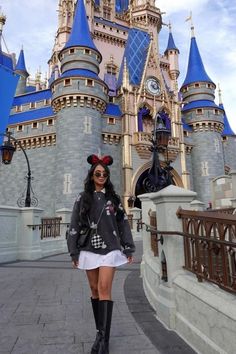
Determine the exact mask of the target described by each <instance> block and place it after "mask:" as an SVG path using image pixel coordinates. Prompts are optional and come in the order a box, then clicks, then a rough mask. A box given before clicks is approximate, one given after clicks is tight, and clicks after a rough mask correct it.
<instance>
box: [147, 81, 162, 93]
mask: <svg viewBox="0 0 236 354" xmlns="http://www.w3.org/2000/svg"><path fill="white" fill-rule="evenodd" d="M146 89H147V91H148V92H149V93H151V94H152V95H155V96H156V95H160V94H161V85H160V82H159V81H158V80H157V79H156V78H155V77H149V78H148V79H147V80H146Z"/></svg>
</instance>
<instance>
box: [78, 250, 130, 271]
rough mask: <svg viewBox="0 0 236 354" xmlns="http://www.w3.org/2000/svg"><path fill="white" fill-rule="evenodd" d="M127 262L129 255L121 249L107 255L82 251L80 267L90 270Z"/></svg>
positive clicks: (116, 265)
mask: <svg viewBox="0 0 236 354" xmlns="http://www.w3.org/2000/svg"><path fill="white" fill-rule="evenodd" d="M127 262H128V260H127V257H126V256H125V255H124V254H123V253H122V252H121V251H120V250H115V251H111V252H109V253H107V254H105V255H102V254H97V253H93V252H89V251H81V252H80V255H79V266H78V268H79V269H87V270H89V269H96V268H99V267H118V266H120V265H122V264H126V263H127Z"/></svg>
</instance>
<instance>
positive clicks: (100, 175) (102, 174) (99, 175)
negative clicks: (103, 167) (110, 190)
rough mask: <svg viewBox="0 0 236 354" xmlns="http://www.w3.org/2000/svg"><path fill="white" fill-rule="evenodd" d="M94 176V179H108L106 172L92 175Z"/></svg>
mask: <svg viewBox="0 0 236 354" xmlns="http://www.w3.org/2000/svg"><path fill="white" fill-rule="evenodd" d="M94 176H95V177H104V178H107V177H108V174H107V173H106V172H98V171H97V172H95V173H94Z"/></svg>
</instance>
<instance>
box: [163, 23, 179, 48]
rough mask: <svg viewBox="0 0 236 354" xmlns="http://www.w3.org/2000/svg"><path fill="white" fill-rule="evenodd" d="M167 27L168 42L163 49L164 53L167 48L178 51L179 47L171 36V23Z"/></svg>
mask: <svg viewBox="0 0 236 354" xmlns="http://www.w3.org/2000/svg"><path fill="white" fill-rule="evenodd" d="M169 29H170V32H169V38H168V43H167V48H166V50H165V54H166V53H167V51H168V50H177V51H178V53H179V49H178V48H177V47H176V45H175V41H174V38H173V35H172V32H171V25H169Z"/></svg>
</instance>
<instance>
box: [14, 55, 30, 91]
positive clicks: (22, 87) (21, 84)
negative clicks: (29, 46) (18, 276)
mask: <svg viewBox="0 0 236 354" xmlns="http://www.w3.org/2000/svg"><path fill="white" fill-rule="evenodd" d="M15 72H16V73H17V74H19V75H20V78H19V81H18V85H17V88H16V96H18V95H23V94H24V93H25V91H26V81H27V78H28V76H29V74H28V72H27V70H26V66H25V56H24V51H23V49H21V51H20V55H19V58H18V61H17V64H16V68H15Z"/></svg>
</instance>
